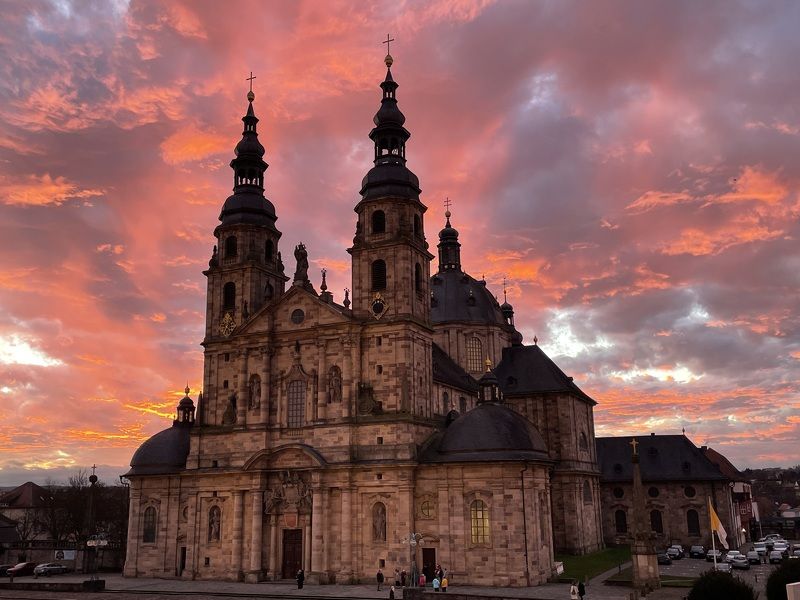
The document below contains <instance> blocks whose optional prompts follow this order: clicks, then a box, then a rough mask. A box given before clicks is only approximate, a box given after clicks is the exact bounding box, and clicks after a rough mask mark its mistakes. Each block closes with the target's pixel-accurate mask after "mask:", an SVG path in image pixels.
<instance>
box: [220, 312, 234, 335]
mask: <svg viewBox="0 0 800 600" xmlns="http://www.w3.org/2000/svg"><path fill="white" fill-rule="evenodd" d="M234 329H236V322H235V321H234V320H233V315H232V314H231V313H230V312H226V313H225V316H224V317H222V322H221V323H220V324H219V330H220V332H221V333H222V335H224V336H226V337H227V336H229V335H230V334H232V333H233V330H234Z"/></svg>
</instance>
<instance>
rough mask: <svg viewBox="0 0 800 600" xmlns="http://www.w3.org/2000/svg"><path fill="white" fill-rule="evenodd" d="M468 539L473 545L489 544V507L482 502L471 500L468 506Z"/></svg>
mask: <svg viewBox="0 0 800 600" xmlns="http://www.w3.org/2000/svg"><path fill="white" fill-rule="evenodd" d="M469 519H470V524H471V528H470V539H471V540H472V543H473V544H488V543H489V507H488V506H486V502H484V501H483V500H473V502H472V504H470V505H469Z"/></svg>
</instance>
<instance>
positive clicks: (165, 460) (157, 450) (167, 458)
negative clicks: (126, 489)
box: [125, 425, 191, 477]
mask: <svg viewBox="0 0 800 600" xmlns="http://www.w3.org/2000/svg"><path fill="white" fill-rule="evenodd" d="M190 429H191V428H189V427H183V426H180V425H173V426H172V427H170V428H169V429H165V430H164V431H160V432H158V433H157V434H155V435H154V436H153V437H151V438H150V439H148V440H147V441H146V442H145V443H143V444H142V445H141V446H139V449H138V450H136V452H135V453H134V454H133V458H132V459H131V469H130V471H128V472H127V473H126V474H125V477H128V476H129V475H162V474H165V473H177V472H178V471H182V470H183V469H184V468H185V467H186V457H187V456H188V455H189V432H190Z"/></svg>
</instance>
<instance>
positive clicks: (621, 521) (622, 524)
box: [614, 510, 628, 533]
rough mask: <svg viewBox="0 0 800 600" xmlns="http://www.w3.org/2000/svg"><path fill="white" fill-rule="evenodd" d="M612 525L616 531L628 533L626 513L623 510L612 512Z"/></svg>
mask: <svg viewBox="0 0 800 600" xmlns="http://www.w3.org/2000/svg"><path fill="white" fill-rule="evenodd" d="M614 525H615V526H616V529H617V533H628V515H627V514H626V513H625V511H624V510H618V511H617V512H615V513H614Z"/></svg>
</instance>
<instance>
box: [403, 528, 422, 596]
mask: <svg viewBox="0 0 800 600" xmlns="http://www.w3.org/2000/svg"><path fill="white" fill-rule="evenodd" d="M400 542H401V543H402V544H408V551H409V555H410V559H411V587H417V579H418V578H419V574H418V573H417V558H416V557H417V546H422V545H423V544H424V542H425V539H424V538H423V537H422V534H421V533H415V532H411V533H409V534H408V535H407V536H406V537H404V538H403V539H402V540H400Z"/></svg>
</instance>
